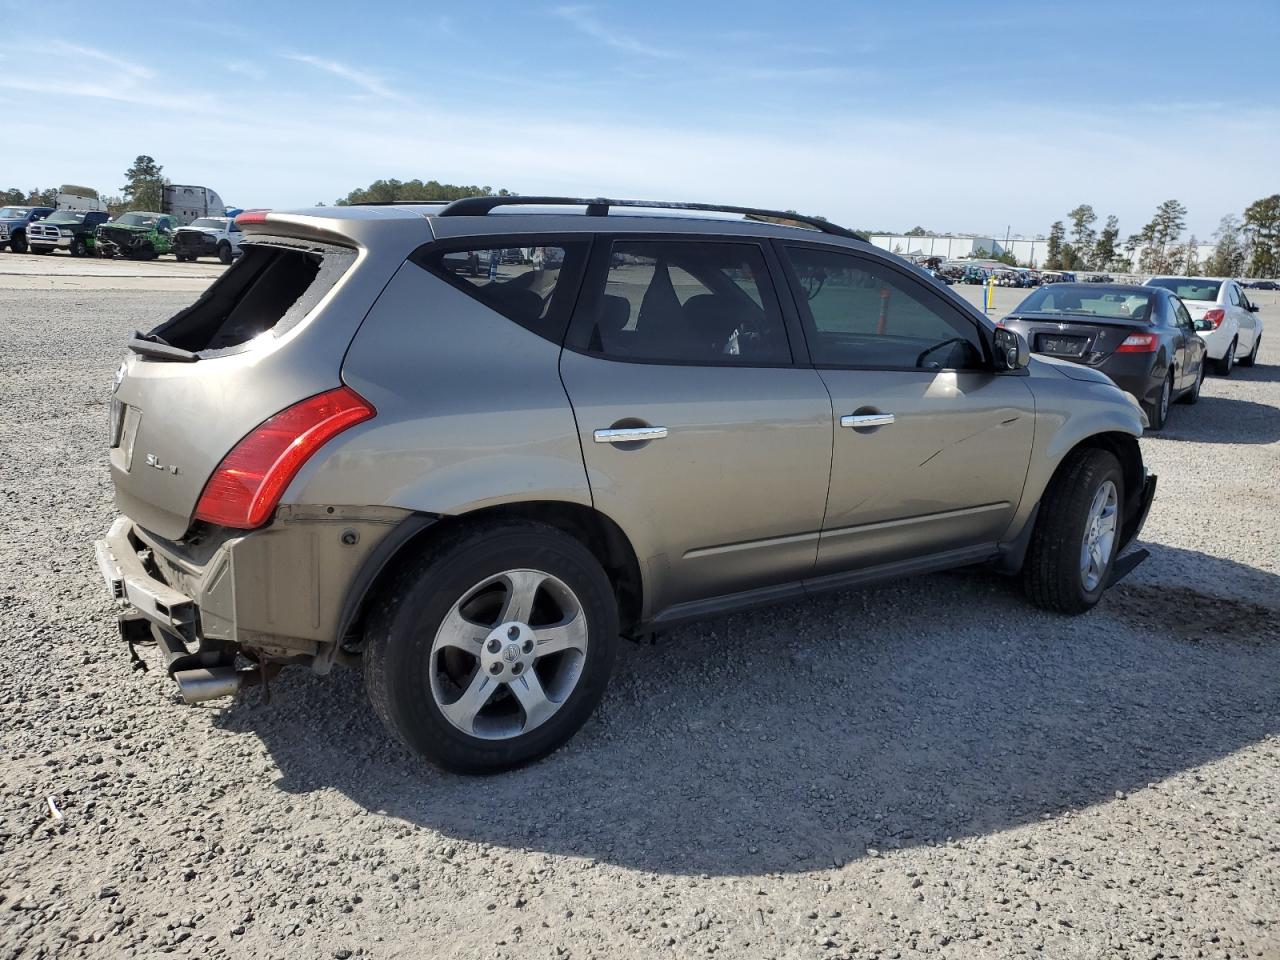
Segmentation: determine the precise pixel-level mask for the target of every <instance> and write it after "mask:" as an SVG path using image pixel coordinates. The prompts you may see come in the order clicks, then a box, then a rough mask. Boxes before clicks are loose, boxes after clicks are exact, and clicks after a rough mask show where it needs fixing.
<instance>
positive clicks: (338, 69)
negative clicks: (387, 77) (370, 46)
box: [282, 53, 405, 100]
mask: <svg viewBox="0 0 1280 960" xmlns="http://www.w3.org/2000/svg"><path fill="white" fill-rule="evenodd" d="M282 56H283V57H284V58H285V59H286V60H293V61H295V62H297V63H305V64H306V65H307V66H310V67H315V68H316V69H317V70H323V71H325V72H326V73H331V74H333V75H334V76H335V77H341V78H342V79H343V80H346V81H348V82H349V83H352V84H354V85H355V86H357V87H359V88H360V89H362V90H364V91H365V92H366V93H370V94H373V96H375V97H379V98H381V99H383V100H404V99H405V96H404V94H401V93H397V92H396V91H395V90H392V89H391V88H390V87H388V86H387V85H386V84H385V83H384V82H383V81H382V79H381V78H379V77H377V76H374V75H373V74H372V73H367V72H365V71H364V70H357V69H356V68H355V67H352V66H348V65H347V64H345V63H340V62H339V61H337V60H326V59H325V58H323V57H317V56H313V55H311V54H309V53H286V54H282Z"/></svg>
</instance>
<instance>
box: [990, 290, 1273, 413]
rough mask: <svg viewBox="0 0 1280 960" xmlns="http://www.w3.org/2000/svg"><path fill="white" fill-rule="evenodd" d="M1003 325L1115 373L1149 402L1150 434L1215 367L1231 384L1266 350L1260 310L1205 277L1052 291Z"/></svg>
mask: <svg viewBox="0 0 1280 960" xmlns="http://www.w3.org/2000/svg"><path fill="white" fill-rule="evenodd" d="M1264 289H1269V288H1264ZM1000 325H1001V326H1002V327H1005V328H1007V329H1010V330H1014V331H1017V332H1018V333H1020V334H1022V335H1023V336H1024V337H1026V339H1027V343H1028V345H1029V346H1030V347H1031V350H1032V352H1034V353H1038V354H1041V355H1043V356H1047V357H1056V358H1058V359H1061V360H1068V361H1071V362H1073V363H1080V364H1085V365H1088V366H1091V367H1095V368H1096V369H1099V370H1101V371H1102V372H1103V373H1105V374H1107V375H1108V376H1109V377H1111V379H1112V380H1114V381H1115V383H1116V385H1117V386H1119V387H1120V388H1121V389H1122V390H1126V391H1128V392H1129V393H1131V394H1133V396H1134V397H1136V398H1137V400H1138V402H1139V403H1141V404H1142V406H1143V409H1144V410H1145V411H1146V413H1147V419H1148V420H1149V421H1150V424H1151V429H1152V430H1159V429H1160V428H1161V427H1163V426H1164V424H1165V421H1166V420H1167V419H1168V416H1169V408H1170V405H1171V404H1172V403H1173V401H1174V400H1178V399H1181V400H1183V401H1184V402H1185V403H1195V402H1196V401H1197V400H1198V399H1199V398H1200V385H1201V384H1202V383H1203V382H1204V376H1205V371H1206V369H1207V368H1208V366H1209V365H1210V364H1212V365H1213V368H1214V371H1215V372H1216V373H1218V374H1220V375H1222V376H1230V374H1231V371H1232V369H1233V368H1234V366H1235V364H1236V363H1237V362H1238V363H1239V364H1240V365H1241V366H1248V367H1251V366H1253V364H1254V362H1255V361H1256V360H1257V357H1258V350H1259V348H1260V347H1261V345H1262V319H1261V317H1259V315H1258V307H1257V306H1256V305H1255V304H1253V303H1251V302H1250V301H1249V298H1248V296H1246V295H1245V292H1244V290H1243V288H1242V286H1241V284H1240V283H1239V282H1238V281H1236V280H1229V279H1210V278H1205V277H1152V278H1151V279H1150V280H1148V281H1146V283H1145V284H1143V285H1141V286H1136V285H1127V284H1124V285H1122V284H1111V283H1062V284H1054V285H1052V286H1045V287H1041V288H1040V289H1039V290H1036V291H1035V292H1034V293H1032V294H1031V295H1030V296H1028V297H1027V298H1026V299H1025V300H1023V301H1022V303H1020V304H1019V305H1018V306H1017V308H1015V309H1014V310H1013V311H1012V312H1011V313H1010V314H1009V315H1008V316H1007V317H1005V318H1004V319H1003V320H1001V321H1000Z"/></svg>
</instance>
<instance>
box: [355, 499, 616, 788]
mask: <svg viewBox="0 0 1280 960" xmlns="http://www.w3.org/2000/svg"><path fill="white" fill-rule="evenodd" d="M366 633H367V637H368V642H367V645H366V648H365V652H364V660H365V684H366V688H367V690H368V693H369V700H370V701H371V703H372V704H373V708H374V711H375V712H376V713H377V714H378V716H379V718H380V719H381V720H382V722H383V724H385V725H386V727H387V729H389V730H390V731H391V732H392V733H394V734H395V735H396V736H397V737H398V738H399V739H400V740H401V741H402V742H403V743H404V744H405V745H406V746H408V747H409V748H410V749H411V750H413V751H415V752H416V753H418V754H420V755H421V756H423V757H425V758H426V759H427V760H430V761H431V762H432V763H435V764H437V765H439V766H441V767H444V768H446V769H449V770H454V771H458V772H460V773H493V772H497V771H500V770H508V769H511V768H513V767H518V766H521V765H523V764H526V763H530V762H532V761H534V760H537V759H539V758H541V757H543V756H546V755H547V754H548V753H551V752H552V751H553V750H555V749H556V748H557V747H559V746H561V745H562V744H563V743H564V742H565V741H567V740H568V739H569V738H570V737H571V736H573V734H574V733H576V732H577V730H578V729H579V728H580V727H581V726H582V725H583V724H584V723H585V722H586V721H587V718H588V717H590V715H591V713H592V711H593V710H595V708H596V705H597V704H598V703H599V702H600V698H601V696H602V695H603V694H604V689H605V685H606V683H607V682H608V679H609V673H610V671H611V670H612V667H613V657H614V652H615V647H616V645H617V637H618V610H617V601H616V598H615V596H614V592H613V587H612V585H611V584H610V582H609V578H608V576H607V575H606V574H605V571H604V569H603V568H602V567H601V566H600V563H599V561H598V560H596V558H595V556H594V555H593V554H592V553H591V551H589V550H588V549H587V548H586V547H585V546H583V545H582V543H580V542H579V541H578V540H576V539H574V538H573V537H571V536H569V535H568V534H566V533H564V532H562V531H560V530H558V529H556V528H554V527H550V526H547V525H544V524H541V523H533V522H512V523H493V524H484V525H481V526H477V527H474V528H472V529H470V530H466V531H463V532H461V533H458V534H456V535H454V536H452V537H451V538H449V539H448V540H447V541H445V542H443V543H441V544H439V545H438V546H437V547H436V548H435V549H433V550H431V551H430V552H429V553H427V554H426V555H424V556H422V557H421V558H419V559H418V560H417V561H416V562H414V563H412V564H410V565H409V566H408V567H407V568H406V569H405V570H403V571H402V572H400V573H399V574H398V575H397V576H396V577H395V579H394V580H393V582H392V583H391V584H390V585H389V587H388V588H387V589H386V591H385V592H384V593H383V595H382V596H381V598H380V600H379V602H378V603H377V604H376V606H375V607H374V611H373V613H372V614H371V616H370V620H369V624H368V627H367V631H366Z"/></svg>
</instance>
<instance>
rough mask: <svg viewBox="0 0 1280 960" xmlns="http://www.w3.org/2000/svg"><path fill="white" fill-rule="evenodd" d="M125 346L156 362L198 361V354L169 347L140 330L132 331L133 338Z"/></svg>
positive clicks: (152, 335) (155, 337)
mask: <svg viewBox="0 0 1280 960" xmlns="http://www.w3.org/2000/svg"><path fill="white" fill-rule="evenodd" d="M125 346H127V347H128V348H129V349H130V350H132V351H133V352H134V353H136V354H138V355H139V356H143V357H154V358H155V359H157V360H174V361H177V362H178V363H195V362H196V361H197V360H199V359H200V355H199V354H196V353H192V352H191V351H190V350H183V349H182V348H181V347H171V346H169V344H167V343H165V342H164V341H162V340H161V339H160V338H159V337H157V336H155V335H154V334H150V333H143V332H142V331H141V330H135V331H133V336H131V337H130V338H129V340H128V342H127V343H126V344H125Z"/></svg>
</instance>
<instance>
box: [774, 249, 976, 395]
mask: <svg viewBox="0 0 1280 960" xmlns="http://www.w3.org/2000/svg"><path fill="white" fill-rule="evenodd" d="M787 255H788V257H789V258H790V260H791V265H792V267H793V268H794V270H795V273H796V279H797V280H798V282H799V285H800V292H801V294H802V295H803V297H804V299H805V301H806V302H807V306H808V309H807V311H805V313H804V315H803V316H802V320H803V322H804V325H805V335H806V337H807V338H808V340H809V352H810V353H811V354H812V356H813V360H814V363H816V364H817V365H818V366H833V367H869V368H881V369H883V368H889V369H924V370H938V369H967V368H975V367H980V366H981V365H982V348H981V341H980V340H979V339H978V334H977V331H976V330H975V329H974V326H973V324H972V323H971V322H969V321H968V320H967V319H966V318H965V317H964V316H963V315H961V314H959V313H958V312H957V311H955V310H953V309H952V308H950V307H949V306H947V305H946V304H945V303H942V302H939V301H938V300H937V299H936V298H935V297H934V295H933V294H932V293H931V292H930V291H928V290H927V289H926V288H925V287H924V285H923V284H919V283H914V282H912V281H911V280H909V279H908V278H906V277H904V276H902V275H901V274H899V273H898V272H897V271H895V270H893V269H891V268H889V267H887V266H885V265H884V264H881V263H879V262H876V261H872V260H868V259H864V258H862V257H855V256H851V255H849V254H845V253H838V252H836V251H833V250H818V249H813V248H809V247H788V248H787Z"/></svg>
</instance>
